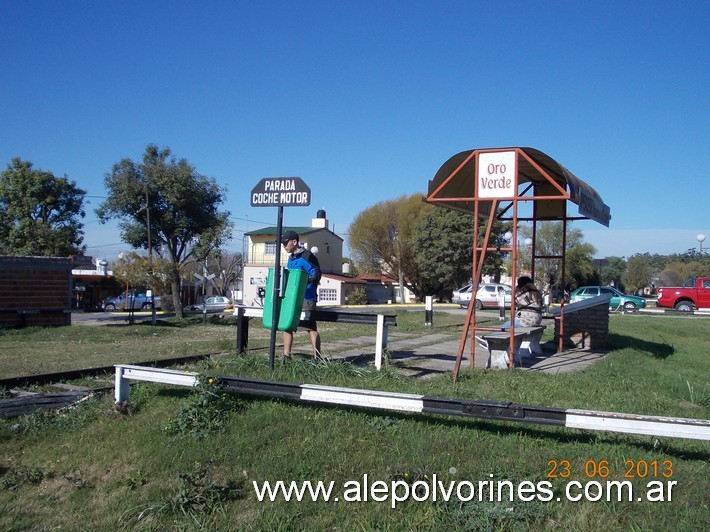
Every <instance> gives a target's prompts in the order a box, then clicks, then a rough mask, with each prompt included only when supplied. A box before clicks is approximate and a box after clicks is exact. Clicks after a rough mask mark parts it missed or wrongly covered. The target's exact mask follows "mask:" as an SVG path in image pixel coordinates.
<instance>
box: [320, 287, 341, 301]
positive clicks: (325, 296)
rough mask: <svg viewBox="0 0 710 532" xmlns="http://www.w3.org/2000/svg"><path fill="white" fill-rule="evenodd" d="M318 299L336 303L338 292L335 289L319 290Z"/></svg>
mask: <svg viewBox="0 0 710 532" xmlns="http://www.w3.org/2000/svg"><path fill="white" fill-rule="evenodd" d="M318 299H319V300H320V301H335V302H336V303H337V301H338V291H337V290H336V289H335V288H319V289H318Z"/></svg>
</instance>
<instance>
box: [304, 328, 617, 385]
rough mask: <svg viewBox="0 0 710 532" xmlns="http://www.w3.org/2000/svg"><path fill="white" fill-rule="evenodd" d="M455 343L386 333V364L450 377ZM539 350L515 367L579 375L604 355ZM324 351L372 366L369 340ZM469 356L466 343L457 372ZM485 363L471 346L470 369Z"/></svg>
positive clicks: (548, 347)
mask: <svg viewBox="0 0 710 532" xmlns="http://www.w3.org/2000/svg"><path fill="white" fill-rule="evenodd" d="M297 337H298V335H297ZM459 341H460V339H459V338H455V337H454V336H453V335H451V334H445V333H432V334H424V335H421V334H415V333H397V332H390V335H389V345H388V355H389V363H390V364H391V365H393V366H394V367H396V368H397V369H398V370H399V371H401V372H402V374H404V375H406V376H409V377H414V378H427V377H431V376H434V375H441V374H444V373H451V372H452V371H453V370H454V367H455V364H456V356H457V353H458V349H459ZM307 347H309V344H305V345H304V346H303V347H301V348H300V349H298V347H297V348H296V349H297V350H298V351H300V352H303V353H308V352H309V350H308V349H307ZM542 347H543V351H544V354H542V355H538V356H535V357H533V358H523V359H522V364H521V365H519V366H517V365H516V367H518V368H519V369H521V370H523V371H537V372H542V373H552V374H557V373H567V372H573V371H581V370H583V369H585V368H587V367H589V366H590V365H592V364H594V363H595V362H597V361H599V360H601V359H602V358H603V357H604V354H605V353H604V352H598V351H590V350H588V349H574V350H568V351H563V352H561V353H557V352H556V346H555V345H553V344H552V343H547V344H543V346H542ZM304 348H306V349H304ZM324 351H325V354H326V356H327V357H328V358H329V359H331V360H343V361H347V362H350V363H353V364H358V365H367V364H372V363H374V358H375V350H374V341H373V338H372V337H369V336H363V337H357V338H350V339H348V340H345V341H342V342H335V343H333V344H330V345H328V344H324ZM470 352H471V346H470V342H466V347H465V352H464V357H463V359H462V361H461V371H463V370H467V369H469V368H470V367H471V362H470ZM487 361H488V351H487V350H486V349H483V348H482V347H481V346H479V345H478V344H477V343H475V350H474V369H477V370H485V367H486V362H487ZM488 371H505V370H488Z"/></svg>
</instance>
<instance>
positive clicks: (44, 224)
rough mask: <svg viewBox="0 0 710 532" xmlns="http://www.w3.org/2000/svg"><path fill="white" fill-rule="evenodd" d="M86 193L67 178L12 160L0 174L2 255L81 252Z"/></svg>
mask: <svg viewBox="0 0 710 532" xmlns="http://www.w3.org/2000/svg"><path fill="white" fill-rule="evenodd" d="M85 194H86V191H85V190H82V189H80V188H78V187H77V186H76V183H75V182H74V181H70V180H69V179H68V178H67V176H64V177H56V176H55V175H54V174H52V173H51V172H47V171H44V170H39V169H35V168H33V166H32V163H31V162H29V161H23V160H22V159H20V158H18V157H16V158H14V159H12V162H11V163H9V164H8V165H7V169H6V170H4V171H3V172H2V173H0V255H36V256H53V257H66V256H69V255H76V254H82V253H83V252H84V251H85V249H86V246H84V245H82V242H83V240H84V236H83V235H84V231H83V227H84V224H83V223H81V222H80V221H79V220H80V219H81V218H83V217H84V216H85V213H84V206H83V204H84V196H85Z"/></svg>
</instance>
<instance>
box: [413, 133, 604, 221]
mask: <svg viewBox="0 0 710 532" xmlns="http://www.w3.org/2000/svg"><path fill="white" fill-rule="evenodd" d="M500 152H515V153H516V155H517V156H516V162H517V164H516V170H517V171H516V175H517V192H516V193H515V195H514V197H504V198H500V199H501V200H502V201H506V200H513V199H518V200H528V201H534V202H535V203H536V205H535V212H536V217H538V218H539V219H543V218H544V219H552V220H554V219H564V218H566V217H567V215H566V209H564V208H563V207H564V205H563V203H564V201H565V200H570V201H571V202H573V203H575V204H576V205H577V206H578V207H579V214H580V215H581V217H582V218H589V219H592V220H595V221H597V222H599V223H600V224H602V225H605V226H607V227H608V226H609V220H610V219H611V212H610V209H609V207H608V206H607V205H606V204H605V203H604V201H603V200H602V198H601V196H600V195H599V194H598V193H597V191H596V190H594V189H593V188H592V187H591V186H589V185H588V184H587V183H585V182H584V181H582V180H581V179H579V178H578V177H576V176H575V175H574V174H573V173H572V172H570V171H569V170H567V168H565V167H564V166H562V165H561V164H560V163H558V162H557V161H555V160H554V159H553V158H552V157H550V156H549V155H546V154H545V153H543V152H541V151H540V150H537V149H535V148H519V147H517V148H513V147H511V148H486V149H474V150H466V151H462V152H461V153H457V154H456V155H454V156H453V157H451V158H450V159H449V160H448V161H446V162H445V163H444V164H443V165H442V166H441V168H439V170H438V172H437V173H436V175H435V176H434V179H433V180H431V181H429V186H428V190H427V201H428V202H430V203H434V204H441V205H443V206H445V207H449V208H453V209H458V210H463V211H466V212H471V213H472V212H474V206H475V204H476V203H477V202H478V207H479V215H480V216H487V215H488V213H489V212H490V208H491V205H492V204H493V199H495V198H491V197H490V194H487V195H486V197H481V195H479V193H478V190H477V188H478V186H477V176H478V174H477V168H476V164H477V161H478V159H479V157H478V156H479V155H480V154H482V153H500ZM530 192H532V195H530V194H529V193H530ZM567 219H569V218H567Z"/></svg>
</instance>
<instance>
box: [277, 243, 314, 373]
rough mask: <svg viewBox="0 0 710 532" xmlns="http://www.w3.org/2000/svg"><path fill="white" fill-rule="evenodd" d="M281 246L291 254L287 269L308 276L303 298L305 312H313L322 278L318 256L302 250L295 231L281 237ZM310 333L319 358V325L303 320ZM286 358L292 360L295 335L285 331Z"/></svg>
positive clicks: (304, 326)
mask: <svg viewBox="0 0 710 532" xmlns="http://www.w3.org/2000/svg"><path fill="white" fill-rule="evenodd" d="M281 244H282V245H283V247H284V249H285V250H286V251H287V252H288V253H289V256H288V263H287V265H286V267H287V268H288V269H290V270H303V271H304V272H306V274H307V275H308V283H307V284H306V295H305V297H304V298H303V310H306V311H311V310H315V309H316V302H317V301H318V282H319V281H320V278H321V271H320V264H318V259H317V258H316V256H315V255H314V254H313V253H311V252H310V251H308V250H307V249H304V248H302V247H301V246H300V245H299V244H298V233H296V232H295V231H286V232H284V234H283V235H281ZM299 326H300V327H303V328H304V329H306V330H307V331H308V335H309V336H310V337H311V345H312V346H313V357H314V358H319V357H320V356H321V353H320V334H318V325H317V324H316V322H315V320H312V319H310V316H309V319H307V320H303V321H301V322H300V323H299ZM283 334H284V336H283V340H284V358H285V359H286V360H290V359H291V346H292V345H293V333H291V332H286V331H284V333H283Z"/></svg>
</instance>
